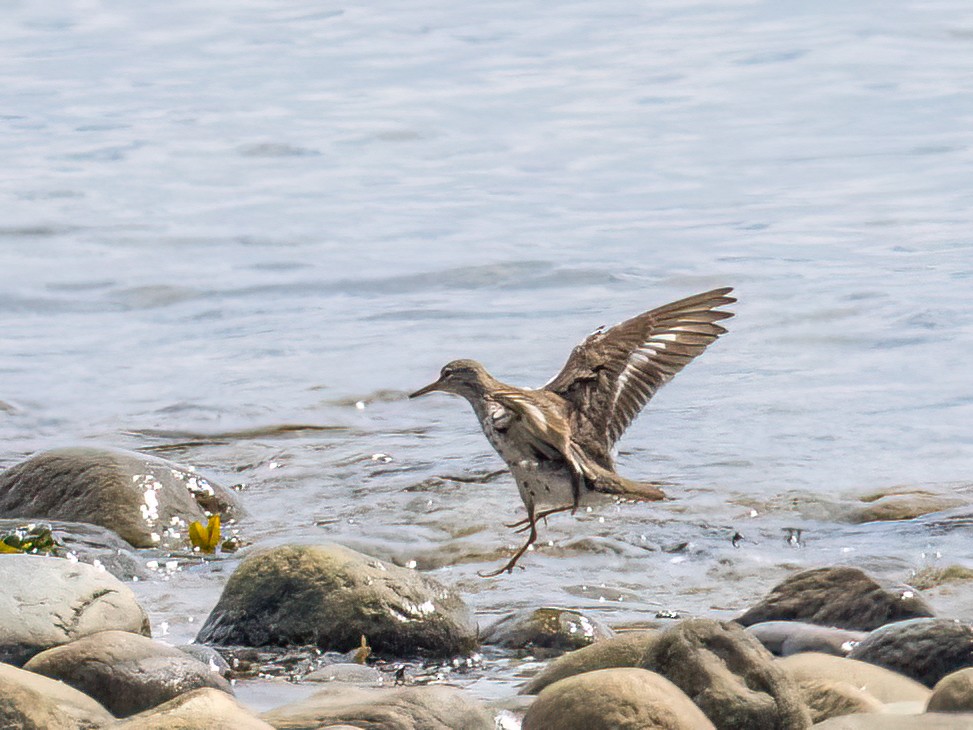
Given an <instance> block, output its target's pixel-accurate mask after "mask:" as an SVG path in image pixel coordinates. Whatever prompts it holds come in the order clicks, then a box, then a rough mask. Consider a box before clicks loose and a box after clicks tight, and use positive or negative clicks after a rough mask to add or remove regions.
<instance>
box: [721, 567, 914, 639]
mask: <svg viewBox="0 0 973 730" xmlns="http://www.w3.org/2000/svg"><path fill="white" fill-rule="evenodd" d="M932 615H933V612H932V609H931V608H930V607H929V606H928V605H927V604H926V602H925V601H923V600H922V598H921V597H920V596H919V595H918V593H917V592H916V590H915V589H913V588H910V587H908V586H896V587H888V588H886V587H882V586H881V585H880V584H879V583H878V582H877V581H876V580H874V579H873V578H870V577H869V576H868V575H866V574H865V573H863V572H862V571H860V570H859V569H858V568H847V567H843V566H842V567H835V568H816V569H814V570H805V571H803V572H801V573H797V574H795V575H792V576H790V577H789V578H787V579H786V580H785V581H784V582H783V583H780V584H779V585H777V586H775V587H774V588H773V590H771V592H770V594H769V595H768V596H767V597H766V598H764V599H763V600H762V601H761V602H760V603H758V604H757V605H756V606H754V607H753V608H751V609H750V610H749V611H747V612H746V613H744V614H743V615H742V616H741V617H740V618H738V619H737V623H739V624H742V625H743V626H750V625H752V624H756V623H760V622H762V621H777V620H785V621H808V622H810V623H813V624H820V625H822V626H835V627H837V628H840V629H851V630H855V631H871V630H872V629H875V628H878V627H879V626H882V625H884V624H887V623H892V622H893V621H901V620H903V619H909V618H916V617H920V616H932Z"/></svg>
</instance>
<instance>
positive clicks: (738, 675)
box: [582, 619, 811, 730]
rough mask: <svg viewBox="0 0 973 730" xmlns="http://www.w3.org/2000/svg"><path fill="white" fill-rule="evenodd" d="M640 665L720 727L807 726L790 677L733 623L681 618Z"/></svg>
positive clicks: (742, 729)
mask: <svg viewBox="0 0 973 730" xmlns="http://www.w3.org/2000/svg"><path fill="white" fill-rule="evenodd" d="M642 666H643V667H645V668H646V669H650V670H652V671H655V672H658V673H659V674H661V675H663V676H664V677H666V678H667V679H669V680H671V681H672V682H673V683H674V684H675V685H676V686H677V687H679V688H680V689H681V690H682V691H683V692H685V693H686V695H688V696H689V698H690V699H691V700H692V701H693V702H694V703H695V704H696V706H697V707H699V708H700V709H701V710H702V711H703V712H704V713H705V714H706V716H707V717H708V718H709V719H710V720H711V721H712V723H713V724H714V725H715V726H716V727H717V728H720V730H736V729H739V730H763V729H764V728H766V730H776V728H781V727H786V728H789V729H790V730H797V729H798V728H806V727H810V725H811V719H810V716H809V714H808V710H807V708H806V707H805V706H804V703H803V701H802V699H801V696H800V692H799V691H798V688H797V684H796V683H795V682H794V680H793V679H792V678H791V677H790V676H789V675H788V674H787V673H786V672H784V671H783V670H782V669H781V668H780V667H778V666H777V665H775V664H774V661H773V655H772V654H771V653H770V652H768V651H767V650H766V649H764V647H763V644H761V643H760V642H759V641H757V639H756V638H755V637H754V636H752V635H751V634H748V633H747V632H746V631H744V630H743V629H742V628H741V627H740V626H738V625H737V624H735V623H733V622H721V621H710V620H707V619H692V620H688V621H682V622H680V623H678V624H676V625H675V626H673V627H671V628H669V629H667V630H665V631H664V632H662V634H661V635H660V636H659V637H658V639H657V641H656V642H655V643H654V644H653V645H652V646H651V647H650V648H649V650H648V651H647V652H646V655H645V657H644V658H643V660H642ZM582 676H583V675H582Z"/></svg>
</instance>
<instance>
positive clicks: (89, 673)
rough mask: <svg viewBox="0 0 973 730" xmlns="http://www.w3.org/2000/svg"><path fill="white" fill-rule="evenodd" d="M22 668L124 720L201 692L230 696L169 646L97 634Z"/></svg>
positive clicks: (215, 677)
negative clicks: (205, 689)
mask: <svg viewBox="0 0 973 730" xmlns="http://www.w3.org/2000/svg"><path fill="white" fill-rule="evenodd" d="M24 669H26V670H28V671H31V672H37V673H38V674H43V675H45V676H47V677H51V678H52V679H59V680H61V681H62V682H65V683H66V684H69V685H71V686H72V687H74V688H75V689H77V690H80V691H81V692H84V693H85V694H86V695H88V696H90V697H93V698H94V699H96V700H98V701H99V702H101V703H102V704H103V705H104V706H105V707H106V708H107V709H108V710H110V711H111V712H112V713H113V714H114V715H115V716H116V717H128V716H129V715H134V714H135V713H137V712H141V711H143V710H147V709H149V708H151V707H155V706H156V705H160V704H162V703H163V702H166V701H168V700H171V699H172V698H173V697H177V696H178V695H181V694H183V693H184V692H189V691H190V690H194V689H199V688H201V687H211V688H213V689H218V690H222V691H224V692H232V690H231V689H230V685H229V683H228V682H227V681H226V680H225V679H223V677H221V676H220V675H219V673H218V672H214V671H212V670H211V669H210V668H209V667H208V666H207V665H205V664H203V663H202V662H200V661H199V660H197V659H194V658H193V657H191V656H189V655H188V654H186V653H184V652H182V651H180V650H179V649H176V648H175V647H173V646H168V645H166V644H160V643H159V642H157V641H153V640H152V639H148V638H146V637H144V636H138V635H136V634H130V633H127V632H124V631H102V632H101V633H98V634H92V635H91V636H85V637H84V638H82V639H78V640H77V641H73V642H71V643H70V644H64V645H63V646H58V647H55V648H53V649H48V650H47V651H44V652H41V653H40V654H38V655H37V656H35V657H34V658H33V659H31V660H30V661H29V662H27V663H26V664H25V665H24Z"/></svg>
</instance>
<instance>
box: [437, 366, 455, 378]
mask: <svg viewBox="0 0 973 730" xmlns="http://www.w3.org/2000/svg"><path fill="white" fill-rule="evenodd" d="M452 374H453V370H452V368H443V371H442V372H441V373H440V375H441V376H442V377H444V378H448V377H449V376H450V375H452Z"/></svg>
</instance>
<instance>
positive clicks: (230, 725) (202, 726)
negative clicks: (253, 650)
mask: <svg viewBox="0 0 973 730" xmlns="http://www.w3.org/2000/svg"><path fill="white" fill-rule="evenodd" d="M111 730H274V727H273V726H272V725H268V724H267V723H266V722H264V721H263V720H261V719H260V718H259V717H257V716H256V715H254V714H253V713H252V712H250V710H248V709H247V708H246V707H244V706H243V705H241V704H240V703H239V702H237V701H236V700H235V699H234V698H233V697H231V696H230V695H228V694H227V693H226V692H221V691H220V690H217V689H210V688H208V687H206V688H203V689H195V690H193V691H192V692H186V693H185V694H181V695H179V696H178V697H175V698H173V699H171V700H169V701H168V702H165V703H163V704H161V705H159V706H158V707H153V708H152V709H151V710H146V711H145V712H142V713H140V714H138V715H133V716H132V717H130V718H128V719H127V720H125V721H123V722H120V723H118V724H117V725H112V727H111Z"/></svg>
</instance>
